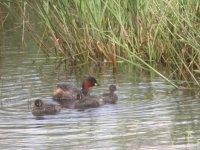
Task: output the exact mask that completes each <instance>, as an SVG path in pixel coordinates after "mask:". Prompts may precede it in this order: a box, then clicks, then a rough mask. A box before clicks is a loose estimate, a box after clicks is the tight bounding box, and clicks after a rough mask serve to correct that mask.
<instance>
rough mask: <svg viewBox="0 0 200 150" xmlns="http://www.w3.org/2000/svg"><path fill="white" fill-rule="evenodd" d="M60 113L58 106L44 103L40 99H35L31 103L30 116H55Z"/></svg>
mask: <svg viewBox="0 0 200 150" xmlns="http://www.w3.org/2000/svg"><path fill="white" fill-rule="evenodd" d="M60 111H61V107H60V105H58V104H50V103H44V102H43V101H42V100H41V99H36V100H35V101H34V103H33V108H32V114H33V115H34V116H45V115H55V114H57V113H59V112H60Z"/></svg>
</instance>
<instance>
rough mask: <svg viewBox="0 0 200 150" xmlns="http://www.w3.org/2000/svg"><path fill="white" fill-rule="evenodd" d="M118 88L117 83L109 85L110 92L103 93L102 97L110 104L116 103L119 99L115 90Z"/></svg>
mask: <svg viewBox="0 0 200 150" xmlns="http://www.w3.org/2000/svg"><path fill="white" fill-rule="evenodd" d="M116 90H117V88H116V86H115V85H110V86H109V91H110V93H104V94H103V95H102V99H103V101H104V102H105V103H110V104H115V103H116V101H117V100H118V96H117V94H115V93H114V92H115V91H116Z"/></svg>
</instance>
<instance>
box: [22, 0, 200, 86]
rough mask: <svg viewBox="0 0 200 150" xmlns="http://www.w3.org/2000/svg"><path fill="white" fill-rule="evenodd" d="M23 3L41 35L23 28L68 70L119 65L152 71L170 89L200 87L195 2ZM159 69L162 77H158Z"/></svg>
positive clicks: (199, 12)
mask: <svg viewBox="0 0 200 150" xmlns="http://www.w3.org/2000/svg"><path fill="white" fill-rule="evenodd" d="M23 2H26V3H27V7H29V9H31V10H32V11H34V12H35V13H36V14H37V15H38V17H39V18H40V19H41V22H40V26H42V28H43V31H44V32H37V31H35V29H36V28H37V27H34V26H33V23H31V22H27V23H26V26H27V27H28V29H29V31H30V33H31V34H32V35H33V38H35V40H36V41H37V42H38V44H39V45H40V46H41V48H42V49H43V51H44V52H45V53H46V54H47V55H48V56H49V57H56V58H57V59H59V60H60V61H63V62H66V61H67V62H70V63H71V64H73V65H81V64H84V63H89V62H93V63H98V62H100V61H109V62H112V63H113V65H114V66H115V67H117V62H119V61H124V62H127V63H130V64H133V65H136V66H138V67H141V68H143V69H147V70H151V71H154V72H155V73H157V74H158V75H159V76H161V77H162V78H164V79H165V80H167V81H168V82H170V83H171V84H172V85H173V86H175V87H177V86H176V85H175V84H174V83H173V82H172V81H171V80H170V79H181V80H184V81H186V83H188V85H189V81H193V82H194V83H195V84H197V85H198V86H200V84H199V81H198V78H197V77H198V74H199V73H200V57H199V55H200V2H199V0H190V1H185V0H151V1H141V0H124V1H121V0H96V1H94V0H87V1H84V0H74V1H69V0H59V1H54V0H45V1H42V0H38V1H28V0H27V1H26V0H24V1H23ZM21 10H22V12H23V13H24V10H27V9H25V8H24V7H23V9H21ZM23 13H22V14H23ZM23 16H25V15H23ZM160 65H162V66H163V67H165V68H167V69H168V73H166V74H165V75H164V74H162V73H161V72H162V70H159V69H158V68H159V67H160ZM166 76H167V77H166Z"/></svg>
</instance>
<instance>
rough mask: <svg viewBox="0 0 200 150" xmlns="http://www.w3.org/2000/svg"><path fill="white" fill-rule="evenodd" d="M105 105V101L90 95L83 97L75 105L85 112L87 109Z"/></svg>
mask: <svg viewBox="0 0 200 150" xmlns="http://www.w3.org/2000/svg"><path fill="white" fill-rule="evenodd" d="M103 104H104V101H103V99H102V98H101V97H99V96H93V95H88V96H83V97H81V98H80V100H78V101H76V102H75V103H74V108H75V109H81V110H84V109H87V108H95V107H99V106H102V105H103Z"/></svg>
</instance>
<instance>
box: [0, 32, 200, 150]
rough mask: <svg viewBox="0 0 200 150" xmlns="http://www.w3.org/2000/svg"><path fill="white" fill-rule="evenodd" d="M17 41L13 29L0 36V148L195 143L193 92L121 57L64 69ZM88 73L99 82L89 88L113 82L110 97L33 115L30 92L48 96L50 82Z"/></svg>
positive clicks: (116, 148) (199, 120) (74, 80)
mask: <svg viewBox="0 0 200 150" xmlns="http://www.w3.org/2000/svg"><path fill="white" fill-rule="evenodd" d="M19 41H20V40H16V39H15V38H14V37H12V35H4V36H3V38H2V39H1V45H0V135H1V136H0V147H1V149H10V150H13V149H41V150H43V149H68V150H124V149H127V150H198V149H200V144H199V143H200V97H199V93H198V92H196V91H189V90H176V89H174V88H173V87H172V86H171V85H169V84H168V83H166V82H165V81H164V80H163V79H161V78H160V77H158V76H156V75H154V74H153V73H145V72H141V71H138V70H137V69H135V68H134V67H132V66H127V65H125V64H121V65H119V69H118V72H116V73H113V70H112V68H111V67H107V66H103V67H102V68H101V69H99V70H98V71H97V67H94V68H92V67H90V66H88V67H86V68H87V69H82V70H81V69H78V70H76V69H73V68H72V70H71V71H69V70H70V69H68V71H65V70H64V69H58V68H56V65H55V63H54V61H50V60H46V59H45V57H44V55H43V54H42V53H41V51H39V50H38V49H37V48H36V47H34V46H28V47H27V48H22V47H21V46H20V42H19ZM30 45H31V44H30ZM69 68H70V67H69ZM87 75H93V76H95V77H96V78H97V80H98V82H99V83H100V84H101V85H100V86H99V87H94V88H93V90H92V92H91V94H94V95H98V94H101V93H103V92H106V91H107V90H108V85H110V84H117V86H118V91H117V92H116V94H118V96H119V100H118V102H117V104H115V105H104V106H102V107H99V108H92V109H87V110H84V111H78V110H75V109H62V111H61V112H60V113H59V114H57V115H52V116H45V117H44V118H43V119H37V118H35V117H34V116H32V114H31V104H32V102H33V100H34V99H36V98H42V99H44V100H45V101H52V99H51V96H52V93H53V90H54V87H55V85H56V83H58V82H68V83H70V84H74V85H75V86H78V87H80V86H81V80H82V79H83V78H84V77H85V76H87Z"/></svg>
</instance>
